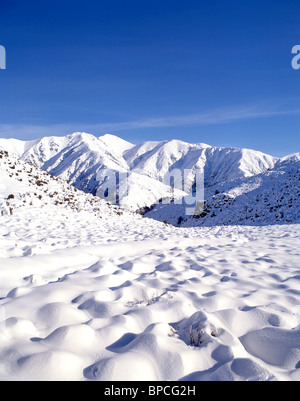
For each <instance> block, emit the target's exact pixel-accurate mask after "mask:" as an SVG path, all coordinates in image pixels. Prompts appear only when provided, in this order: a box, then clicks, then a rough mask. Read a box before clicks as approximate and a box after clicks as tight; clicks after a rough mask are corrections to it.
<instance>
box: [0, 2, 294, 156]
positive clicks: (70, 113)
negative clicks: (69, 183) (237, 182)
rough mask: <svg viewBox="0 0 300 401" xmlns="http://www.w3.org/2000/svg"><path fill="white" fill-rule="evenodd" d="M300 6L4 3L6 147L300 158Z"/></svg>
mask: <svg viewBox="0 0 300 401" xmlns="http://www.w3.org/2000/svg"><path fill="white" fill-rule="evenodd" d="M299 15H300V2H299V0H248V1H240V0H227V1H224V0H197V1H196V0H186V1H178V0H172V1H170V0H159V1H157V0H151V1H150V0H139V1H136V0H126V1H125V0H98V1H96V0H85V1H74V0H73V1H69V0H60V1H57V0H51V2H50V1H49V2H45V1H42V0H39V1H37V0H35V1H34V0H28V1H26V2H25V1H24V0H1V1H0V45H3V46H5V48H6V52H7V69H6V70H0V91H1V92H0V93H1V97H0V137H14V138H19V139H33V138H38V137H42V136H46V135H66V134H69V133H72V132H74V131H85V132H90V133H92V134H94V135H97V136H99V135H102V134H105V133H107V132H109V133H112V134H115V135H118V136H120V137H122V138H124V139H126V140H129V141H131V142H134V143H139V142H142V141H145V140H164V139H173V138H176V139H182V140H185V141H188V142H205V143H208V144H210V145H214V146H235V147H248V148H253V149H257V150H262V151H264V152H267V153H270V154H273V155H276V156H281V155H285V154H289V153H293V152H297V151H300V135H299V128H300V70H293V69H292V67H291V61H292V58H293V55H292V54H291V50H292V47H293V46H295V45H300V24H299Z"/></svg>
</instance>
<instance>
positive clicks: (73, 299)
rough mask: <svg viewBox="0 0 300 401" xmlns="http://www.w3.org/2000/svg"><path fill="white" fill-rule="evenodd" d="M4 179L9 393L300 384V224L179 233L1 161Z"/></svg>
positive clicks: (0, 373)
mask: <svg viewBox="0 0 300 401" xmlns="http://www.w3.org/2000/svg"><path fill="white" fill-rule="evenodd" d="M57 145H58V146H59V144H58V143H57ZM293 160H294V159H293ZM288 165H289V166H290V163H289V164H288ZM280 168H282V169H285V167H284V166H278V171H280ZM284 171H286V170H283V173H284ZM293 171H294V170H293ZM0 177H1V181H0V182H1V185H0V222H1V224H0V380H73V381H78V380H88V381H94V380H102V381H104V380H105V381H109V380H112V381H115V380H118V381H119V380H121V381H133V380H148V381H156V380H164V381H165V380H191V381H192V380H211V381H212V380H215V381H216V380H229V381H233V380H234V381H245V380H254V381H257V380H262V381H267V380H279V381H283V380H292V381H298V380H299V379H300V362H299V361H300V306H299V305H300V303H299V295H300V292H299V278H300V265H299V260H300V247H299V240H300V225H299V224H285V225H272V226H270V225H265V226H261V227H259V226H253V227H250V226H246V225H244V226H240V225H235V226H227V227H225V226H224V227H220V226H213V227H194V228H193V227H188V228H176V227H174V226H171V225H169V224H164V223H161V222H158V221H155V220H151V219H147V218H143V217H142V216H140V215H137V214H134V213H130V212H128V211H126V210H122V209H120V208H117V207H113V206H111V205H109V204H107V203H106V202H105V201H103V200H101V199H97V198H95V197H93V196H92V195H89V194H85V193H83V192H81V191H78V190H76V189H75V188H73V187H72V186H70V185H69V184H68V183H66V182H64V181H63V180H61V179H58V178H56V177H51V176H50V175H49V174H47V173H46V172H44V171H40V170H38V169H36V168H34V167H32V166H31V165H28V164H27V163H25V162H22V161H19V160H18V159H17V158H16V157H13V156H12V155H9V154H8V153H6V152H4V151H0ZM249 185H250V184H249ZM249 190H250V189H249ZM242 192H243V193H244V192H245V191H244V189H243V190H242Z"/></svg>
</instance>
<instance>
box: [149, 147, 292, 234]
mask: <svg viewBox="0 0 300 401" xmlns="http://www.w3.org/2000/svg"><path fill="white" fill-rule="evenodd" d="M299 155H300V154H299V153H298V154H295V155H292V156H287V157H285V158H283V159H281V160H278V161H277V162H276V164H275V167H274V168H273V169H270V170H269V171H266V172H264V173H261V174H258V175H254V176H252V177H247V178H238V179H235V180H232V181H229V182H222V183H219V184H217V185H214V186H212V187H210V188H206V191H205V205H204V208H203V211H202V213H201V214H198V215H197V216H191V217H190V216H187V215H186V212H185V211H186V205H185V204H184V203H182V204H181V205H175V204H170V205H160V204H158V205H156V207H155V208H154V209H153V210H151V211H150V212H149V213H147V215H146V216H147V217H149V218H153V219H156V220H160V221H165V220H166V221H168V222H169V223H171V224H175V225H177V224H178V223H180V225H181V226H182V227H189V226H201V225H205V226H212V225H235V224H245V225H266V224H287V223H296V222H298V223H299V222H300V156H299Z"/></svg>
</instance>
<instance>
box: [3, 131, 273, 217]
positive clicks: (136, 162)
mask: <svg viewBox="0 0 300 401" xmlns="http://www.w3.org/2000/svg"><path fill="white" fill-rule="evenodd" d="M0 146H2V147H3V148H4V149H6V150H8V151H10V152H12V151H14V152H15V154H16V155H17V156H18V157H19V158H20V159H21V160H23V161H26V162H29V163H31V164H32V165H34V166H36V167H40V168H42V169H43V170H46V171H48V172H49V173H50V174H53V175H55V176H59V177H61V178H63V179H65V180H68V181H70V183H71V184H72V185H74V186H75V187H76V188H78V189H80V190H83V191H85V192H88V193H92V194H94V195H97V194H98V192H99V189H101V188H100V187H101V186H102V185H103V181H102V180H101V178H102V173H103V172H104V171H106V170H111V171H112V172H114V173H116V174H118V173H126V172H127V173H128V174H129V176H131V179H130V180H129V183H132V185H133V186H129V190H128V194H126V196H124V197H120V198H119V199H118V201H119V204H120V205H121V206H124V207H127V208H129V209H131V210H137V209H140V208H141V209H145V208H149V207H151V206H153V205H154V204H155V203H157V202H158V201H159V200H160V199H163V198H168V197H169V196H170V175H169V173H170V172H172V171H174V170H177V171H179V172H181V173H182V178H181V179H177V181H175V187H176V190H178V191H185V193H189V192H190V191H191V188H192V185H193V182H194V180H195V172H196V170H201V171H203V172H204V176H205V185H206V186H207V187H210V186H212V185H215V184H217V183H220V182H224V181H231V180H233V179H236V178H243V177H248V176H253V175H255V174H259V173H262V172H265V171H267V170H268V169H270V168H273V167H274V164H275V163H276V161H277V159H276V158H274V157H272V156H269V155H265V154H263V153H261V152H257V151H253V150H247V149H235V148H213V147H211V146H209V145H206V144H202V143H199V144H189V143H186V142H182V141H178V140H172V141H163V142H151V141H150V142H145V143H142V144H139V145H136V146H135V145H133V144H131V143H129V142H126V141H124V140H122V139H120V138H118V137H116V136H113V135H104V136H102V137H100V138H96V137H94V136H93V135H90V134H86V133H74V134H72V135H68V136H66V137H64V138H57V137H51V138H42V139H41V140H37V141H31V142H24V143H22V142H21V141H16V140H4V139H0ZM185 170H189V171H190V173H189V177H188V180H186V181H187V182H184V183H183V172H184V171H185ZM99 177H100V178H99ZM145 177H146V178H145ZM176 190H175V191H176ZM100 192H101V191H100ZM104 193H105V192H104V191H103V194H104ZM182 195H184V194H182V193H180V192H178V194H177V196H182Z"/></svg>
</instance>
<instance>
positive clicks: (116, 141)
mask: <svg viewBox="0 0 300 401" xmlns="http://www.w3.org/2000/svg"><path fill="white" fill-rule="evenodd" d="M98 139H99V140H100V141H101V142H103V143H104V144H105V145H106V146H108V147H109V148H111V149H114V150H115V151H117V152H118V153H121V154H123V153H124V152H125V151H126V150H129V149H131V148H133V147H134V145H133V144H132V143H130V142H127V141H125V140H124V139H122V138H119V137H118V136H116V135H112V134H105V135H103V136H100V137H99V138H98Z"/></svg>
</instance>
